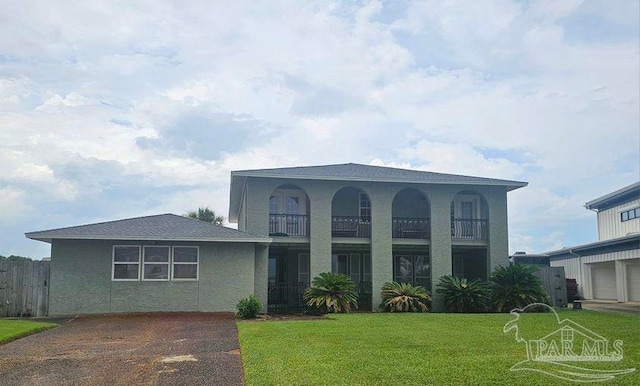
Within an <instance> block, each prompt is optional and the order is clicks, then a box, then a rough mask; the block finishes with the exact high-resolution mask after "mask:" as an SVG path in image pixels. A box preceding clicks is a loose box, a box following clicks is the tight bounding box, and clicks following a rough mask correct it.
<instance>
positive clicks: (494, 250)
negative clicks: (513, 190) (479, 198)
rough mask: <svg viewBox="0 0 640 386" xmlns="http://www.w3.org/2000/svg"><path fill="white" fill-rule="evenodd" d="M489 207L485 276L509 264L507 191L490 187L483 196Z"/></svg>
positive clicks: (502, 188) (489, 275)
mask: <svg viewBox="0 0 640 386" xmlns="http://www.w3.org/2000/svg"><path fill="white" fill-rule="evenodd" d="M485 197H486V199H487V205H489V240H488V242H489V247H488V249H487V276H488V277H491V274H492V273H493V270H494V269H495V268H496V267H497V266H498V265H502V266H505V265H507V264H509V230H508V224H507V191H506V189H505V188H504V187H492V188H491V191H490V192H489V194H485Z"/></svg>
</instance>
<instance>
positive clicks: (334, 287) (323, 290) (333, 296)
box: [304, 272, 358, 313]
mask: <svg viewBox="0 0 640 386" xmlns="http://www.w3.org/2000/svg"><path fill="white" fill-rule="evenodd" d="M355 288H356V285H355V283H354V282H353V281H352V280H351V278H350V277H349V276H347V275H344V274H335V273H331V272H323V273H321V274H320V275H319V276H317V277H316V278H314V279H313V282H312V286H311V287H309V288H307V289H306V290H305V291H304V300H305V301H306V302H307V305H308V306H309V307H315V308H317V310H318V311H319V312H321V313H331V312H334V313H336V312H351V308H358V294H356V291H355Z"/></svg>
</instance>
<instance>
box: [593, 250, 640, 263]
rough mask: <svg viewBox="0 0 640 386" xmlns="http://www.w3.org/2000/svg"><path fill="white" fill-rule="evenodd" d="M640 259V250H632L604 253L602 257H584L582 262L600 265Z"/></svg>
mask: <svg viewBox="0 0 640 386" xmlns="http://www.w3.org/2000/svg"><path fill="white" fill-rule="evenodd" d="M635 258H640V249H631V250H628V251H619V252H610V253H603V254H600V255H592V256H584V257H583V258H582V262H583V263H585V264H591V263H600V262H604V261H613V260H626V259H635Z"/></svg>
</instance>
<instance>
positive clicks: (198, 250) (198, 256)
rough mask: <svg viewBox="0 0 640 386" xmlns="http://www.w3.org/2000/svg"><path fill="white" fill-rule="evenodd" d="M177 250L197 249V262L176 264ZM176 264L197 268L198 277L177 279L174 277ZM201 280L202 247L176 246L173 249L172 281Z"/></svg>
mask: <svg viewBox="0 0 640 386" xmlns="http://www.w3.org/2000/svg"><path fill="white" fill-rule="evenodd" d="M176 248H195V249H196V261H195V262H182V261H179V262H177V263H176V261H175V250H176ZM176 264H181V265H195V266H196V277H195V279H194V278H179V279H176V278H175V277H174V275H173V273H174V271H175V266H176ZM199 279H200V247H199V246H195V245H174V246H172V247H171V280H172V281H198V280H199Z"/></svg>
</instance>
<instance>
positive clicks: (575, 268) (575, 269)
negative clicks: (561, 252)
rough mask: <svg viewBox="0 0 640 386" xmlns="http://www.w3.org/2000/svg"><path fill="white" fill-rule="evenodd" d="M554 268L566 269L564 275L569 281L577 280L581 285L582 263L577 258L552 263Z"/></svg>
mask: <svg viewBox="0 0 640 386" xmlns="http://www.w3.org/2000/svg"><path fill="white" fill-rule="evenodd" d="M551 266H552V267H564V275H565V277H566V278H568V279H576V281H577V282H578V285H580V279H581V275H580V261H579V259H578V258H577V257H575V258H571V259H563V260H553V261H551Z"/></svg>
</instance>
